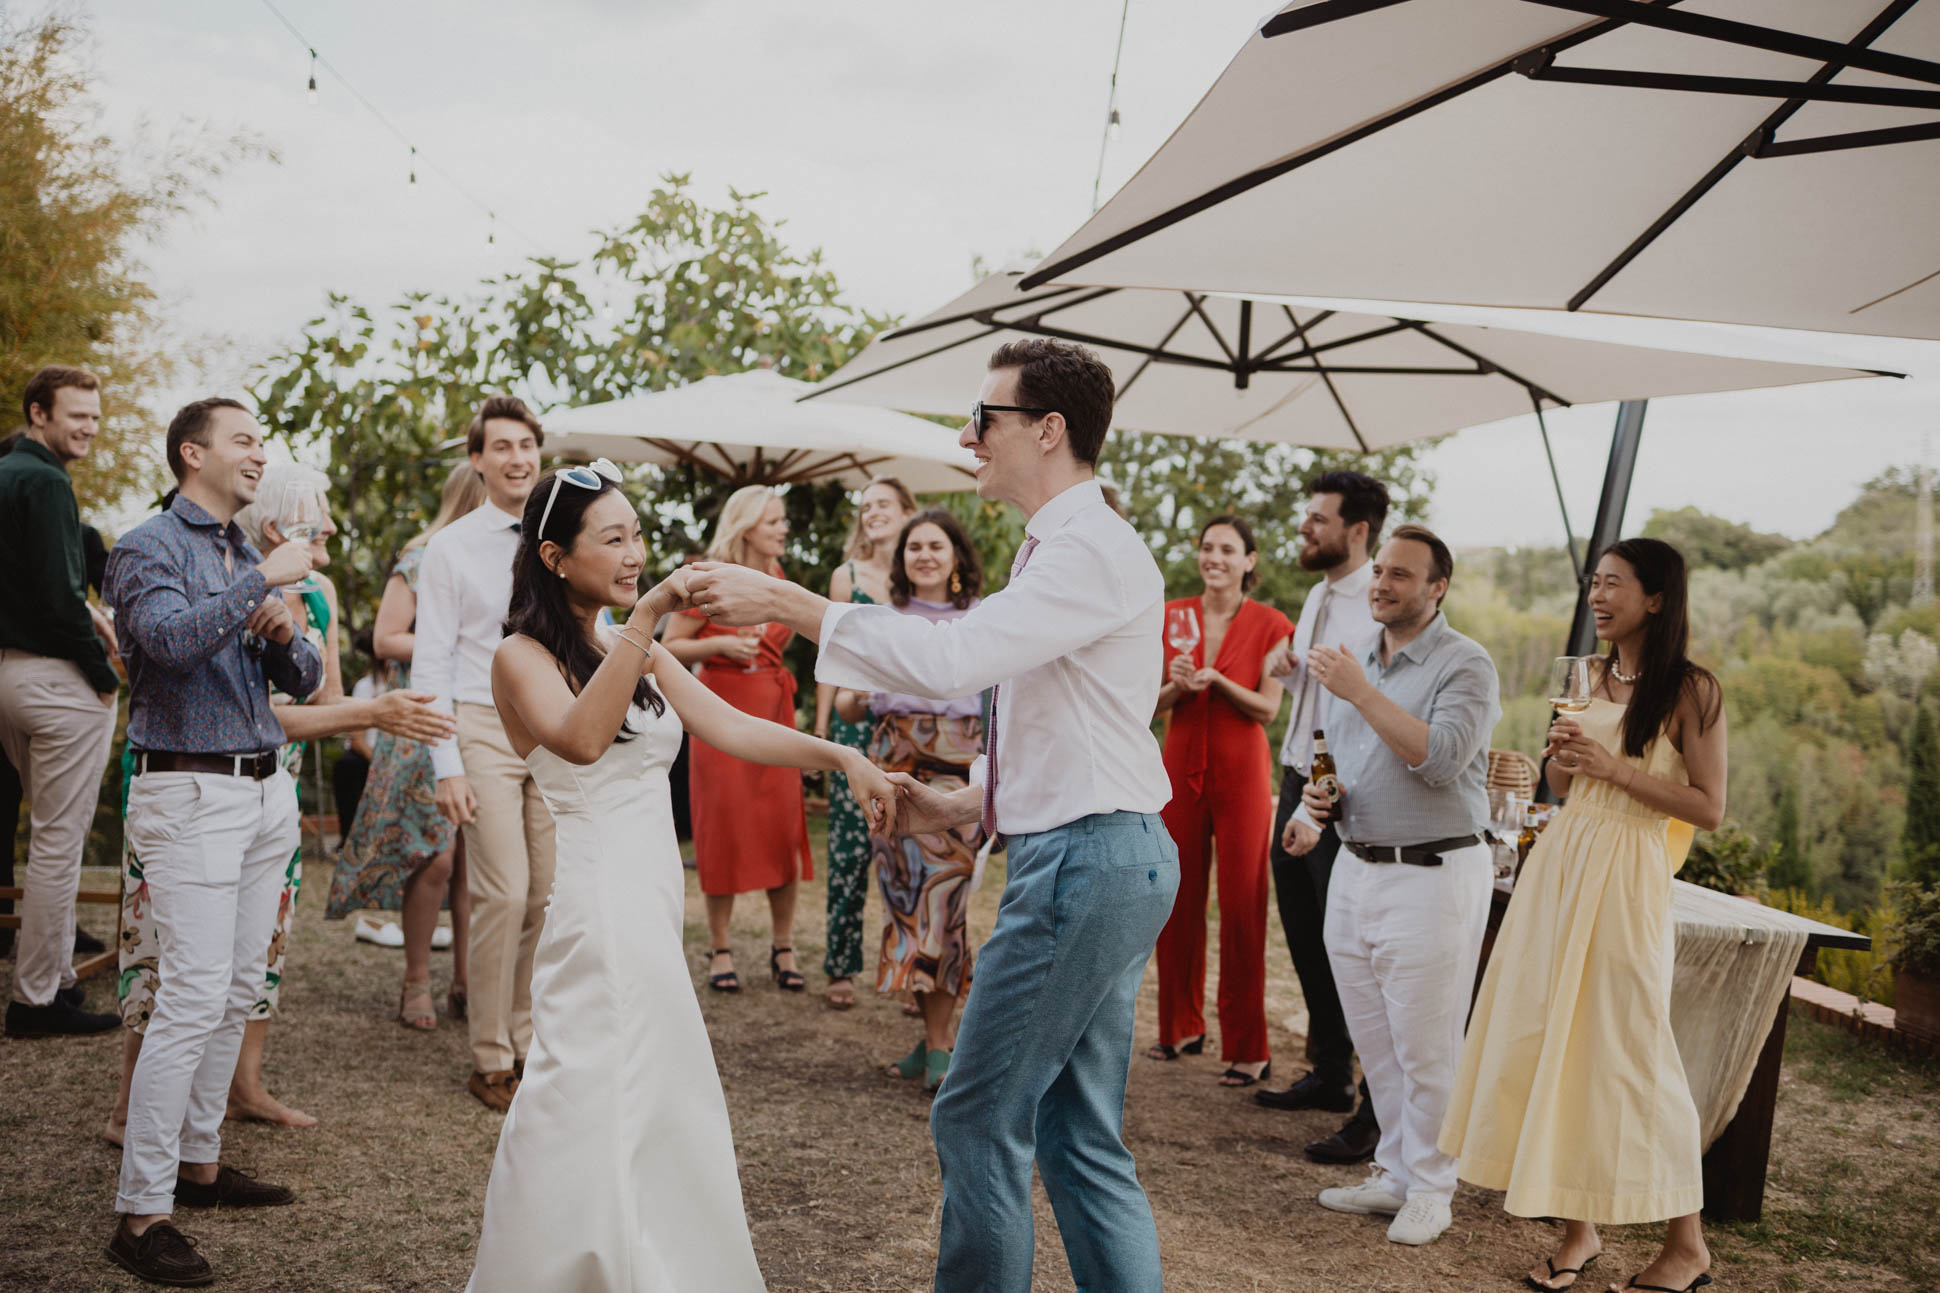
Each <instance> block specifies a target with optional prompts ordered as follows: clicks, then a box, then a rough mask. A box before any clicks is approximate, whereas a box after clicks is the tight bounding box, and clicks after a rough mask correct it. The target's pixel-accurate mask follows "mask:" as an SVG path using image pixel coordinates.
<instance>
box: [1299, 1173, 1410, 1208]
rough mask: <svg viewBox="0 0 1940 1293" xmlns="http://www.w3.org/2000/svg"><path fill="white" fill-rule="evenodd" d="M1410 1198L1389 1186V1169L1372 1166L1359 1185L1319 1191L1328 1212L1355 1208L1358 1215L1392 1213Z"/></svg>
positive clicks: (1321, 1201)
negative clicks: (1384, 1169)
mask: <svg viewBox="0 0 1940 1293" xmlns="http://www.w3.org/2000/svg"><path fill="white" fill-rule="evenodd" d="M1407 1202H1408V1201H1407V1200H1406V1199H1404V1198H1402V1197H1401V1196H1400V1195H1398V1194H1396V1193H1395V1192H1394V1191H1393V1190H1391V1189H1389V1188H1388V1186H1387V1173H1385V1172H1383V1171H1382V1170H1381V1169H1380V1168H1378V1167H1370V1168H1368V1172H1367V1180H1365V1181H1363V1182H1361V1183H1360V1184H1359V1185H1337V1186H1334V1187H1333V1188H1332V1189H1329V1190H1322V1191H1321V1192H1320V1206H1321V1207H1323V1208H1325V1209H1327V1210H1328V1211H1329V1212H1352V1213H1355V1214H1357V1215H1359V1216H1375V1217H1391V1216H1393V1215H1394V1214H1395V1213H1397V1212H1399V1211H1401V1209H1402V1208H1403V1207H1405V1206H1406V1205H1407Z"/></svg>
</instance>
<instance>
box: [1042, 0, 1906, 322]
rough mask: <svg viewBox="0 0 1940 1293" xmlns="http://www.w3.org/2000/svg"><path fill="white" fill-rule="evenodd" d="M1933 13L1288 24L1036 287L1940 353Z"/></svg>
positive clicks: (1551, 13)
mask: <svg viewBox="0 0 1940 1293" xmlns="http://www.w3.org/2000/svg"><path fill="white" fill-rule="evenodd" d="M1936 58H1940V0H1687V2H1686V3H1682V4H1677V3H1675V0H1672V2H1670V3H1643V2H1641V0H1313V2H1309V0H1300V2H1299V3H1295V4H1291V5H1286V6H1284V7H1283V8H1282V9H1281V10H1280V11H1279V12H1278V13H1277V14H1275V15H1273V16H1272V17H1270V18H1269V19H1268V20H1267V21H1266V22H1265V23H1264V24H1263V25H1262V27H1261V29H1260V30H1259V31H1257V32H1256V33H1254V35H1253V36H1252V37H1251V38H1250V39H1249V40H1248V41H1247V42H1246V44H1245V45H1244V46H1243V47H1242V48H1241V49H1240V51H1239V54H1238V55H1237V57H1235V58H1234V60H1233V62H1232V63H1231V65H1230V66H1228V67H1227V69H1226V71H1225V72H1224V73H1223V74H1222V75H1221V76H1220V78H1219V80H1218V81H1217V82H1216V83H1215V84H1214V85H1213V87H1212V89H1211V90H1210V91H1208V93H1207V94H1206V96H1205V97H1204V99H1202V100H1201V101H1200V103H1199V105H1198V106H1197V107H1196V108H1195V109H1194V110H1193V112H1192V114H1191V115H1190V116H1189V117H1188V118H1187V119H1186V121H1185V122H1184V124H1182V125H1181V126H1180V127H1179V129H1178V130H1177V131H1176V132H1175V133H1174V134H1173V135H1172V137H1171V138H1170V139H1169V140H1167V141H1166V143H1165V145H1164V146H1163V147H1161V148H1160V149H1159V151H1158V152H1157V153H1155V154H1154V155H1153V156H1152V158H1151V159H1150V160H1149V161H1147V162H1146V163H1145V165H1144V166H1143V167H1142V168H1141V169H1140V170H1139V172H1138V173H1137V174H1136V175H1135V176H1133V177H1132V179H1131V180H1130V181H1129V182H1128V183H1127V184H1126V185H1125V186H1124V187H1123V188H1122V189H1121V190H1120V191H1119V192H1118V194H1117V195H1116V196H1114V197H1113V198H1112V199H1111V200H1110V201H1109V202H1107V203H1106V204H1105V206H1104V207H1103V208H1101V209H1100V210H1099V211H1098V212H1097V213H1096V214H1095V215H1093V216H1092V218H1091V219H1090V220H1089V221H1087V222H1086V223H1085V225H1084V226H1083V227H1081V228H1080V229H1079V230H1078V231H1077V232H1076V233H1075V234H1073V235H1072V236H1071V237H1070V238H1068V239H1067V240H1066V241H1065V242H1064V243H1063V244H1062V245H1061V246H1059V247H1058V248H1057V249H1056V250H1055V251H1053V252H1052V253H1051V254H1050V255H1049V256H1048V257H1046V258H1045V260H1044V261H1043V262H1042V263H1041V264H1040V265H1039V266H1038V267H1037V268H1036V269H1035V270H1034V271H1033V272H1032V273H1031V274H1030V275H1029V276H1028V277H1027V278H1026V280H1025V282H1024V286H1025V287H1027V288H1035V287H1038V286H1041V285H1043V284H1047V283H1053V282H1056V283H1090V284H1108V285H1112V286H1119V287H1172V288H1180V287H1189V288H1193V289H1195V290H1200V291H1233V292H1248V293H1290V294H1291V293H1297V294H1305V295H1310V296H1325V297H1351V298H1373V299H1380V300H1392V301H1427V302H1442V303H1460V304H1467V305H1492V306H1511V307H1518V306H1520V307H1536V308H1544V309H1557V310H1577V309H1591V310H1596V311H1599V312H1602V313H1607V314H1637V315H1649V316H1654V317H1662V318H1676V319H1698V320H1707V321H1714V322H1726V323H1745V324H1755V325H1764V326H1770V327H1782V328H1797V329H1811V330H1817V331H1826V332H1857V333H1870V334H1876V335H1884V336H1899V337H1923V338H1940V62H1935V61H1933V60H1935V59H1936Z"/></svg>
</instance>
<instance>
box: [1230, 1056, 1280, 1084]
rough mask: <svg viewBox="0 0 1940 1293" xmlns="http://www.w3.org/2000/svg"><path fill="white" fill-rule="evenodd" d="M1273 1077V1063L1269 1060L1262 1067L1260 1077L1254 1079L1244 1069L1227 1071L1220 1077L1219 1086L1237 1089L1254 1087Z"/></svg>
mask: <svg viewBox="0 0 1940 1293" xmlns="http://www.w3.org/2000/svg"><path fill="white" fill-rule="evenodd" d="M1272 1076H1273V1061H1272V1060H1268V1061H1267V1062H1266V1063H1265V1064H1263V1065H1261V1066H1260V1075H1259V1076H1258V1077H1254V1076H1253V1075H1252V1074H1251V1073H1248V1072H1247V1071H1246V1070H1245V1069H1242V1068H1230V1069H1227V1070H1226V1071H1225V1072H1224V1073H1221V1074H1220V1075H1219V1085H1221V1086H1223V1087H1235V1088H1237V1087H1243V1086H1252V1085H1253V1084H1254V1083H1256V1082H1264V1081H1266V1080H1267V1079H1268V1078H1270V1077H1272Z"/></svg>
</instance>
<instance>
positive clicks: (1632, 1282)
mask: <svg viewBox="0 0 1940 1293" xmlns="http://www.w3.org/2000/svg"><path fill="white" fill-rule="evenodd" d="M1585 1264H1586V1265H1587V1264H1588V1263H1585ZM1710 1282H1711V1277H1710V1276H1709V1275H1700V1276H1698V1277H1697V1278H1696V1279H1694V1280H1692V1281H1691V1282H1690V1283H1689V1284H1686V1285H1685V1286H1684V1287H1683V1288H1681V1289H1674V1288H1672V1287H1671V1286H1670V1285H1668V1284H1639V1283H1638V1282H1637V1277H1636V1276H1635V1275H1632V1276H1631V1277H1630V1278H1629V1280H1627V1281H1626V1282H1625V1283H1624V1287H1625V1288H1627V1289H1640V1290H1643V1291H1644V1293H1696V1291H1697V1290H1698V1289H1701V1288H1703V1287H1704V1286H1705V1285H1706V1284H1709V1283H1710Z"/></svg>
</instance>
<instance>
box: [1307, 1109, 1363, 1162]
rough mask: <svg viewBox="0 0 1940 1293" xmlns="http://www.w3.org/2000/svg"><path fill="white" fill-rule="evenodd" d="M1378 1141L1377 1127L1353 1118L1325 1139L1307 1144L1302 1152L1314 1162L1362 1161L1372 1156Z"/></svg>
mask: <svg viewBox="0 0 1940 1293" xmlns="http://www.w3.org/2000/svg"><path fill="white" fill-rule="evenodd" d="M1380 1143H1381V1129H1380V1128H1379V1127H1376V1126H1373V1125H1371V1124H1369V1123H1366V1122H1363V1121H1361V1120H1360V1119H1358V1118H1354V1119H1350V1120H1349V1121H1348V1123H1347V1125H1346V1126H1344V1127H1342V1128H1341V1129H1340V1130H1339V1131H1337V1132H1335V1133H1334V1134H1333V1135H1331V1136H1329V1137H1327V1139H1325V1140H1317V1141H1315V1142H1314V1143H1313V1144H1311V1145H1309V1146H1307V1148H1306V1150H1305V1151H1304V1152H1305V1153H1306V1155H1307V1157H1308V1158H1311V1159H1312V1160H1313V1161H1314V1162H1316V1163H1343V1164H1346V1163H1363V1162H1366V1161H1367V1160H1368V1159H1370V1158H1373V1157H1374V1151H1375V1149H1376V1148H1377V1147H1378V1146H1379V1145H1380Z"/></svg>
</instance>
